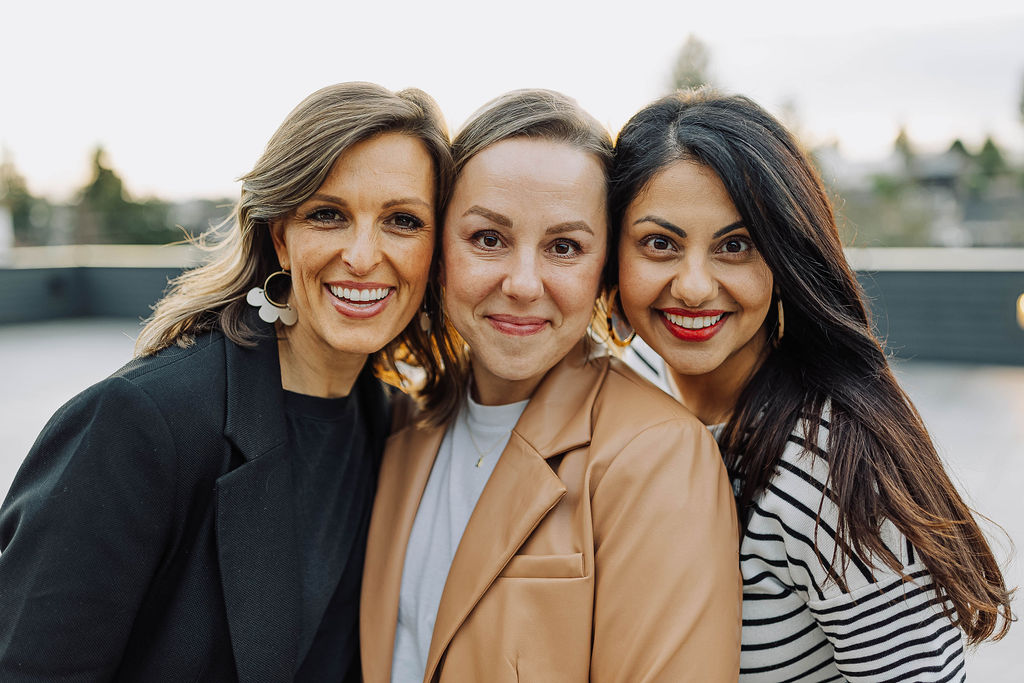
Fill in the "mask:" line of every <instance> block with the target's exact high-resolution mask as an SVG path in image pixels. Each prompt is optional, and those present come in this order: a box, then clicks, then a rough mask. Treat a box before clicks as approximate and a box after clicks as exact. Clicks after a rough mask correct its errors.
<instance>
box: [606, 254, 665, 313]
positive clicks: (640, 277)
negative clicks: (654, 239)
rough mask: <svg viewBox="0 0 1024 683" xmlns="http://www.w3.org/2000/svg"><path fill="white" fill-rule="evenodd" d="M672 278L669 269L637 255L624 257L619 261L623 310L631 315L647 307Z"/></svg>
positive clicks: (620, 295) (620, 294) (620, 293)
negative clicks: (659, 266)
mask: <svg viewBox="0 0 1024 683" xmlns="http://www.w3.org/2000/svg"><path fill="white" fill-rule="evenodd" d="M662 271H664V272H662ZM671 280H672V273H671V272H670V271H668V269H665V268H657V267H655V266H654V265H652V264H651V263H649V262H645V261H644V260H642V259H639V258H636V257H630V256H626V257H624V258H622V259H621V260H620V262H619V298H620V299H621V300H622V308H623V312H624V313H625V314H626V316H627V317H629V316H630V315H631V314H635V313H639V312H640V311H641V310H642V309H646V308H647V307H648V306H650V305H651V304H653V303H654V302H655V300H656V299H657V298H658V295H659V294H660V293H661V290H662V289H664V288H665V286H666V285H667V284H668V283H669V282H671Z"/></svg>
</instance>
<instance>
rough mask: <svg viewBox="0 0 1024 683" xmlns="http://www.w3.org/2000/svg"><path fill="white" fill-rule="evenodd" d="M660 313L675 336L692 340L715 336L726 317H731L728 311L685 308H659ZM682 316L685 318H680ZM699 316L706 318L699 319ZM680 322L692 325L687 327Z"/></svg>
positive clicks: (696, 340) (663, 321) (662, 320)
mask: <svg viewBox="0 0 1024 683" xmlns="http://www.w3.org/2000/svg"><path fill="white" fill-rule="evenodd" d="M658 314H659V315H658V317H659V318H661V322H662V323H664V325H665V327H666V328H667V329H668V331H669V332H671V333H672V335H673V336H674V337H676V338H677V339H682V340H683V341H692V342H702V341H707V340H708V339H711V338H712V337H714V336H715V335H716V334H718V331H719V330H721V329H722V324H723V323H724V322H725V319H726V318H727V317H729V314H728V313H727V312H726V311H717V310H716V311H712V310H702V311H690V310H686V309H684V308H664V309H660V310H658ZM680 318H682V319H684V320H680ZM697 318H704V319H705V320H702V321H697V320H696V319H697ZM716 318H717V319H716ZM680 323H686V324H689V325H691V326H692V327H686V326H684V324H680ZM708 323H710V324H708Z"/></svg>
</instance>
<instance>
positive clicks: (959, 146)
mask: <svg viewBox="0 0 1024 683" xmlns="http://www.w3.org/2000/svg"><path fill="white" fill-rule="evenodd" d="M949 153H950V154H959V155H960V156H962V157H964V158H966V159H970V158H972V155H971V152H970V150H968V149H967V146H966V145H964V142H963V140H961V139H960V138H957V139H956V140H953V144H951V145H950V146H949Z"/></svg>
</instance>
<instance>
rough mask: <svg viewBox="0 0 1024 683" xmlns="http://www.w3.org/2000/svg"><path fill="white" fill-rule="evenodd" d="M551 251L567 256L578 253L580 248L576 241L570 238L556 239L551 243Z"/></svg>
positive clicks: (556, 254) (557, 254)
mask: <svg viewBox="0 0 1024 683" xmlns="http://www.w3.org/2000/svg"><path fill="white" fill-rule="evenodd" d="M551 251H552V253H554V255H555V256H561V257H569V256H575V255H576V254H578V253H580V251H582V249H581V248H580V245H579V244H578V243H576V242H574V241H572V240H558V241H557V242H555V243H554V245H552V247H551Z"/></svg>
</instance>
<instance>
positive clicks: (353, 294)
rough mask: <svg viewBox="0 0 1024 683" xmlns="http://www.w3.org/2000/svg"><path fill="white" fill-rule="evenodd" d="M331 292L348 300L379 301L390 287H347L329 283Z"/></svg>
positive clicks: (389, 290) (388, 291) (361, 301)
mask: <svg viewBox="0 0 1024 683" xmlns="http://www.w3.org/2000/svg"><path fill="white" fill-rule="evenodd" d="M330 288H331V294H333V295H334V296H336V297H338V298H339V299H347V300H348V301H353V302H358V303H365V302H369V301H380V300H381V299H383V298H384V297H386V296H387V295H388V293H390V292H391V288H390V287H373V288H370V289H356V288H351V289H350V288H348V287H336V286H334V285H330Z"/></svg>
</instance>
